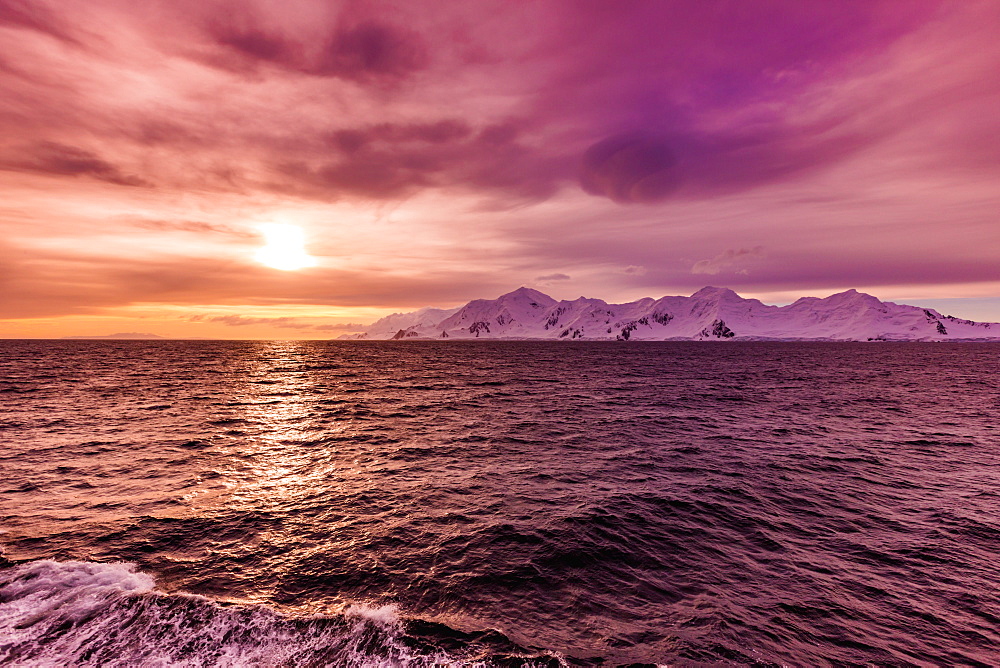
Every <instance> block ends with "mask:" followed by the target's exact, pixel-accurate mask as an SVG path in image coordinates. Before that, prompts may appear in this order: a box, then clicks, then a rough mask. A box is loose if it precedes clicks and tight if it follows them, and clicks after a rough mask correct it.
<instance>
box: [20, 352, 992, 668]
mask: <svg viewBox="0 0 1000 668" xmlns="http://www.w3.org/2000/svg"><path fill="white" fill-rule="evenodd" d="M998 418H1000V345H993V344H863V343H857V344H832V343H827V344H812V343H736V344H733V343H731V342H730V343H725V344H703V343H640V344H628V343H568V342H560V343H548V342H467V343H461V342H441V343H432V342H396V343H393V342H171V341H157V342H139V341H118V342H108V341H3V342H0V522H2V525H0V528H2V531H3V533H0V544H2V545H3V547H4V549H5V552H6V562H5V563H4V565H3V567H2V568H0V663H3V664H8V665H19V666H21V665H23V666H50V665H93V666H153V665H157V666H158V665H183V666H325V665H331V666H432V665H502V666H516V665H545V666H549V665H552V666H554V665H580V664H582V665H619V664H630V663H658V664H670V665H680V666H687V665H739V664H754V665H801V666H822V665H837V666H841V665H866V664H868V665H870V664H876V665H949V664H950V665H954V664H965V665H982V666H986V665H998V664H1000V631H998V628H1000V589H998V586H997V583H998V582H1000V559H998V554H1000V495H998V494H1000V443H998V434H997V429H996V427H995V425H997V424H1000V419H998Z"/></svg>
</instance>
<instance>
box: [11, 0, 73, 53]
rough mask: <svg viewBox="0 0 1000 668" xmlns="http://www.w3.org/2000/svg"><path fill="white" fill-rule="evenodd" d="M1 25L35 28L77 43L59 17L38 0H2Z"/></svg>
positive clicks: (65, 40)
mask: <svg viewBox="0 0 1000 668" xmlns="http://www.w3.org/2000/svg"><path fill="white" fill-rule="evenodd" d="M0 25H7V26H14V27H18V28H26V29H28V30H35V31H37V32H40V33H44V34H47V35H50V36H52V37H56V38H57V39H60V40H62V41H64V42H70V43H74V44H75V43H77V40H76V39H75V38H74V37H73V36H72V35H71V34H70V33H69V31H68V30H67V29H66V27H65V26H64V25H63V24H62V22H61V21H60V20H59V19H58V17H57V16H56V15H55V14H54V13H53V12H52V11H51V10H50V9H49V8H48V7H46V6H45V5H44V4H43V3H41V2H37V1H36V2H31V1H30V0H0Z"/></svg>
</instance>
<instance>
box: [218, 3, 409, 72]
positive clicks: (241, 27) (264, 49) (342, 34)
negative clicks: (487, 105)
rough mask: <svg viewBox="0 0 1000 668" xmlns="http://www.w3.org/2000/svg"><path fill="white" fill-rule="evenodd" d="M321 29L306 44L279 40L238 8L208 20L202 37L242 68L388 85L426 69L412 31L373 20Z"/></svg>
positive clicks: (227, 64) (224, 62)
mask: <svg viewBox="0 0 1000 668" xmlns="http://www.w3.org/2000/svg"><path fill="white" fill-rule="evenodd" d="M323 23H326V22H325V21H323V22H321V24H320V26H319V28H320V30H319V34H318V35H316V34H315V32H316V31H315V30H313V31H312V32H313V33H314V35H315V37H314V39H313V40H310V41H309V42H306V41H304V40H302V39H301V36H299V37H298V39H296V37H293V36H286V35H283V34H281V33H280V32H279V31H278V30H277V29H276V28H275V27H274V25H273V22H269V21H268V20H267V18H265V17H262V16H260V15H258V13H257V12H255V11H253V10H252V9H249V8H248V7H246V6H243V7H238V8H237V7H229V8H228V11H227V12H226V13H225V14H219V15H216V16H214V17H212V18H211V19H209V21H208V25H207V31H208V34H209V36H210V37H211V38H212V39H213V40H214V41H215V43H216V44H217V45H218V46H220V47H223V48H224V49H228V50H229V51H230V53H231V54H234V55H236V56H238V57H239V58H240V59H242V61H243V67H246V66H248V65H255V64H260V63H268V64H271V65H275V66H278V67H281V68H283V69H286V70H291V71H296V72H299V73H302V74H310V75H315V76H320V77H331V78H337V79H344V80H349V81H353V82H356V83H361V84H376V85H393V84H396V83H398V82H400V81H402V80H403V79H405V78H407V77H409V76H410V75H412V74H414V73H416V72H419V71H420V70H422V69H424V68H425V67H426V66H427V64H428V52H427V48H426V46H425V44H424V41H423V40H422V39H421V37H420V35H418V34H417V33H416V32H415V31H412V30H409V29H406V28H402V27H400V26H397V25H394V24H392V23H389V22H387V21H382V20H376V19H364V20H360V21H355V22H353V23H346V24H345V22H344V21H343V20H342V19H338V20H335V21H333V22H331V23H330V24H328V25H323ZM315 27H316V26H314V28H315ZM313 42H315V43H318V45H319V46H318V48H316V44H315V43H313ZM208 62H210V63H212V64H215V65H218V66H221V67H224V68H227V69H233V65H234V62H233V61H232V60H231V59H226V58H222V59H208Z"/></svg>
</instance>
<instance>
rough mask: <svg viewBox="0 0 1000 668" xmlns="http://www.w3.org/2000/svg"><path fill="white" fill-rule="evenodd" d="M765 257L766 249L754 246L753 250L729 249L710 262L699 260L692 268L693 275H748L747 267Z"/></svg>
mask: <svg viewBox="0 0 1000 668" xmlns="http://www.w3.org/2000/svg"><path fill="white" fill-rule="evenodd" d="M763 257H764V248H763V247H762V246H754V247H753V248H740V249H738V250H733V249H729V250H726V251H725V252H723V253H719V254H718V255H716V256H715V257H713V258H712V259H710V260H699V261H698V262H695V263H694V266H693V267H691V273H692V274H708V275H710V276H714V275H716V274H722V273H733V274H742V275H744V276H745V275H748V274H749V273H750V271H749V269H747V265H749V264H752V263H753V262H755V261H758V260H760V259H761V258H763Z"/></svg>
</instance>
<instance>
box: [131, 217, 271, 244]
mask: <svg viewBox="0 0 1000 668" xmlns="http://www.w3.org/2000/svg"><path fill="white" fill-rule="evenodd" d="M126 221H127V222H128V223H130V224H131V225H134V226H135V227H138V228H141V229H144V230H155V231H159V232H192V233H195V234H219V235H225V236H230V237H236V238H239V239H256V238H258V236H259V235H257V234H253V233H251V232H247V231H246V230H242V229H238V228H236V227H233V226H232V225H222V224H218V223H206V222H204V221H200V220H158V219H151V218H138V219H133V220H129V219H126Z"/></svg>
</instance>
